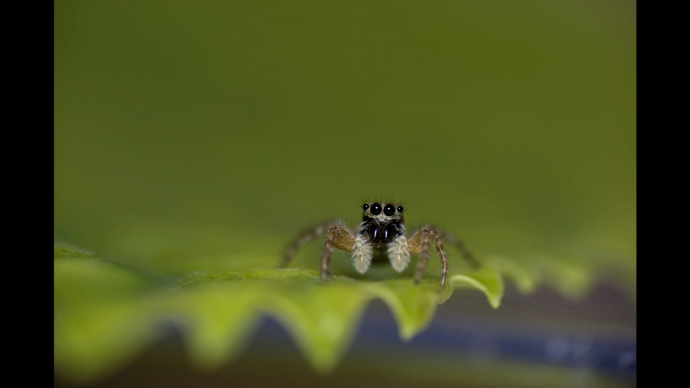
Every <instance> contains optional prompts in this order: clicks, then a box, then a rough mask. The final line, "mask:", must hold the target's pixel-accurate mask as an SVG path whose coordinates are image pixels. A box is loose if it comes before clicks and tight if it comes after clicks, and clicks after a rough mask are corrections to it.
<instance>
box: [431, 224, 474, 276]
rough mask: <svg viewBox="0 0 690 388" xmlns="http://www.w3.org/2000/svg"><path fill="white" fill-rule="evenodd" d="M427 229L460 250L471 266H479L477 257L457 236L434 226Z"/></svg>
mask: <svg viewBox="0 0 690 388" xmlns="http://www.w3.org/2000/svg"><path fill="white" fill-rule="evenodd" d="M429 229H430V230H432V231H433V232H434V233H436V234H437V235H438V236H440V237H442V238H443V240H445V241H447V242H449V243H450V244H451V245H453V246H455V247H456V248H457V249H458V250H459V251H460V254H461V255H462V257H463V258H464V259H465V260H466V261H467V262H468V263H469V264H470V266H471V267H472V268H479V267H480V266H481V265H480V264H479V262H478V261H477V259H475V258H474V255H472V252H470V251H469V250H468V249H467V248H466V247H465V244H463V243H462V241H460V240H459V239H458V238H457V237H455V236H454V235H452V234H450V233H448V232H446V231H444V230H441V229H439V228H438V227H436V226H430V227H429ZM442 243H443V242H442Z"/></svg>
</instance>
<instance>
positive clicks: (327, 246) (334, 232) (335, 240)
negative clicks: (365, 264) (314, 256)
mask: <svg viewBox="0 0 690 388" xmlns="http://www.w3.org/2000/svg"><path fill="white" fill-rule="evenodd" d="M355 242H356V239H355V237H354V236H353V235H352V234H350V232H348V231H347V229H345V228H343V227H342V226H339V225H336V226H332V227H331V228H330V229H328V233H327V234H326V240H324V242H323V251H322V252H321V281H322V282H324V283H327V282H329V281H330V280H331V253H333V248H338V249H340V250H341V251H345V252H352V251H354V250H355Z"/></svg>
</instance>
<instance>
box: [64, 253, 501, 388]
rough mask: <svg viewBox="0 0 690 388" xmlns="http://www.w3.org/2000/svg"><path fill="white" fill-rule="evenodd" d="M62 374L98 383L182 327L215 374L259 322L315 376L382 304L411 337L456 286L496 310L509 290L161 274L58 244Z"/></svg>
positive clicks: (488, 278)
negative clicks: (272, 327) (169, 329)
mask: <svg viewBox="0 0 690 388" xmlns="http://www.w3.org/2000/svg"><path fill="white" fill-rule="evenodd" d="M54 271H55V290H54V291H55V368H56V371H57V372H58V373H60V374H62V375H63V376H64V377H65V378H68V379H72V380H85V381H89V380H92V379H94V378H97V377H99V376H101V375H103V374H107V373H109V372H112V371H114V370H115V369H117V367H119V366H121V365H123V364H124V363H126V362H127V361H128V360H130V359H131V358H132V357H133V356H134V355H135V354H137V353H138V352H140V351H142V350H143V349H145V348H146V347H147V346H148V345H149V344H151V343H152V342H153V341H155V340H156V339H157V338H158V335H159V333H160V332H161V330H160V329H161V328H162V327H163V326H164V325H165V324H170V323H175V324H178V325H180V327H181V328H182V329H183V332H184V333H185V341H186V343H187V349H188V353H189V356H190V359H191V361H192V362H193V363H194V365H196V366H197V367H198V368H199V369H201V370H209V369H213V368H217V367H219V366H221V365H222V364H223V363H225V362H228V360H230V359H232V358H233V357H235V356H237V355H238V354H240V352H241V350H242V348H243V346H245V345H246V342H247V340H248V339H249V338H250V337H251V334H252V330H253V328H255V327H256V326H257V325H256V323H257V321H258V320H259V319H261V317H263V316H272V317H274V318H275V319H276V320H277V321H278V322H280V323H281V324H283V325H284V326H285V328H286V329H287V330H288V332H289V333H290V335H291V336H292V337H293V339H294V340H295V342H296V343H297V345H298V346H299V348H300V349H301V351H302V353H303V354H304V356H305V358H306V359H307V360H308V361H309V362H310V363H311V365H312V366H313V367H314V368H315V370H317V371H319V372H322V373H326V372H329V371H330V370H332V369H333V367H334V366H335V365H336V364H337V362H338V360H339V359H340V358H341V357H342V355H343V353H344V352H345V351H346V349H347V347H348V345H349V344H350V342H351V340H352V337H353V335H354V333H355V331H356V329H357V325H358V324H359V321H360V318H361V315H362V311H363V310H364V308H365V307H366V305H367V303H368V302H369V301H371V300H372V299H375V298H376V299H381V300H382V301H383V302H384V303H385V304H387V305H388V306H389V308H390V309H391V311H392V312H393V315H394V317H395V319H396V321H397V323H398V326H399V330H400V337H401V339H403V340H409V339H411V338H413V337H414V336H415V335H416V334H418V333H419V332H420V331H422V330H424V328H425V327H426V326H427V325H428V324H429V322H430V320H431V318H432V317H433V315H434V312H435V311H436V306H437V305H438V304H439V303H443V302H445V301H446V300H447V299H448V298H449V297H450V296H451V294H452V290H453V288H455V287H470V288H475V289H478V290H480V291H482V292H483V293H484V294H485V295H486V297H487V300H488V301H489V303H490V304H491V305H492V306H493V307H498V305H499V304H500V299H501V296H502V294H503V285H502V281H501V277H500V275H499V274H498V272H496V271H495V270H492V269H489V268H485V269H483V270H480V271H476V272H472V273H468V274H461V273H451V274H450V275H449V282H448V284H449V285H448V286H447V287H445V288H444V289H441V288H440V287H439V285H438V279H431V278H427V279H424V280H423V281H422V282H421V283H420V284H418V285H415V284H413V282H412V281H411V279H410V278H405V279H395V280H385V281H379V282H371V281H358V280H353V279H350V278H347V277H343V276H335V277H334V278H333V281H332V282H331V284H328V285H323V284H321V281H320V278H319V273H318V272H316V271H312V270H304V269H254V270H242V271H217V272H206V273H193V274H188V275H184V276H180V277H177V278H165V279H163V278H159V277H155V276H152V275H149V274H146V273H142V272H137V271H134V270H132V269H130V268H128V267H125V266H123V265H120V264H118V263H116V262H114V261H111V260H105V259H102V258H100V257H98V256H95V255H91V254H88V253H86V252H83V251H80V250H76V249H66V248H64V247H63V246H56V248H55V261H54Z"/></svg>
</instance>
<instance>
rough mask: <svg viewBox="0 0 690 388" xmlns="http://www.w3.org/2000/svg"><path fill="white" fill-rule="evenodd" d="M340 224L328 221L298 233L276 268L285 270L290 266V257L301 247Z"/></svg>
mask: <svg viewBox="0 0 690 388" xmlns="http://www.w3.org/2000/svg"><path fill="white" fill-rule="evenodd" d="M339 223H340V220H337V219H334V220H329V221H326V222H322V223H320V224H316V225H313V226H312V227H310V228H308V229H305V230H304V231H302V233H300V234H299V235H298V236H297V238H295V239H294V240H293V241H292V242H291V243H290V245H289V246H288V248H287V249H286V250H285V253H284V254H283V258H282V260H281V261H280V265H279V266H278V268H285V267H287V266H288V264H290V261H292V257H293V256H295V253H297V250H298V249H299V248H301V247H302V246H303V245H305V244H308V243H309V242H311V241H312V240H314V239H315V238H317V237H319V236H321V235H322V234H324V233H326V231H328V229H330V228H331V227H333V226H335V225H338V224H339Z"/></svg>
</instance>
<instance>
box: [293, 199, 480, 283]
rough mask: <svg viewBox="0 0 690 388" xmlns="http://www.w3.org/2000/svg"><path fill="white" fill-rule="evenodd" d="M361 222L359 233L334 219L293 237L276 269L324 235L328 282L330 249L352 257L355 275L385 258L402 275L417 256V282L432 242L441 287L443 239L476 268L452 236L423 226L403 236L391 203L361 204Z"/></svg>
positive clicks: (399, 212) (401, 222)
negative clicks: (336, 249)
mask: <svg viewBox="0 0 690 388" xmlns="http://www.w3.org/2000/svg"><path fill="white" fill-rule="evenodd" d="M362 210H363V212H362V222H361V223H360V224H359V231H358V232H357V234H355V235H353V234H352V233H351V232H350V231H349V230H348V229H347V227H346V226H345V224H344V223H343V222H342V221H341V220H338V219H335V220H331V221H328V222H323V223H320V224H318V225H315V226H314V227H312V228H310V229H308V230H306V231H305V232H304V233H302V234H301V235H300V236H299V237H298V238H296V239H295V240H294V241H293V242H292V244H290V246H289V248H288V249H287V250H286V252H285V255H284V256H283V260H282V261H281V263H280V267H281V268H284V267H286V266H287V265H288V264H289V263H290V261H291V260H292V257H293V256H294V255H295V253H296V252H297V249H298V248H300V247H301V246H302V245H304V244H307V243H308V242H310V241H312V240H313V239H315V238H317V237H318V236H320V235H322V234H323V233H324V232H326V240H324V242H323V251H322V253H321V280H322V281H323V282H328V281H330V278H331V267H330V261H331V253H332V252H333V248H338V249H340V250H341V251H345V252H349V253H351V254H352V264H353V265H354V266H355V269H356V270H357V272H359V273H365V272H366V271H367V270H368V269H369V266H370V265H371V263H372V261H373V262H377V263H378V262H385V261H386V259H388V260H389V261H390V263H391V265H392V266H393V268H394V269H395V270H396V271H398V272H402V271H403V270H404V269H405V268H406V267H407V265H408V264H409V263H410V255H415V254H417V253H419V262H418V264H417V270H416V272H415V276H414V282H415V284H416V283H419V281H420V280H421V279H422V273H423V272H424V268H425V267H426V263H427V261H428V260H429V245H430V244H431V241H432V240H433V241H434V243H435V245H436V253H438V257H439V259H441V287H444V286H445V284H446V275H447V273H448V258H447V257H446V251H445V249H444V248H443V240H444V239H445V240H446V241H448V242H450V243H451V244H453V245H455V246H456V247H457V248H458V249H459V250H460V252H461V253H462V255H463V256H464V257H465V259H466V260H467V261H469V263H470V264H471V265H472V266H473V267H477V266H478V263H477V261H476V260H475V259H474V258H473V257H472V255H471V254H470V252H469V251H468V250H467V249H465V246H464V245H463V244H462V242H460V240H458V239H457V238H455V237H454V236H452V235H450V234H448V233H446V232H443V231H441V230H440V229H438V228H437V227H435V226H423V227H421V228H420V229H419V230H418V231H417V232H415V233H414V234H413V235H412V236H410V237H406V236H405V225H404V223H405V220H404V217H403V210H404V209H403V207H402V206H400V205H396V204H393V203H386V202H380V203H379V202H373V203H371V202H370V203H365V204H364V205H362Z"/></svg>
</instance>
